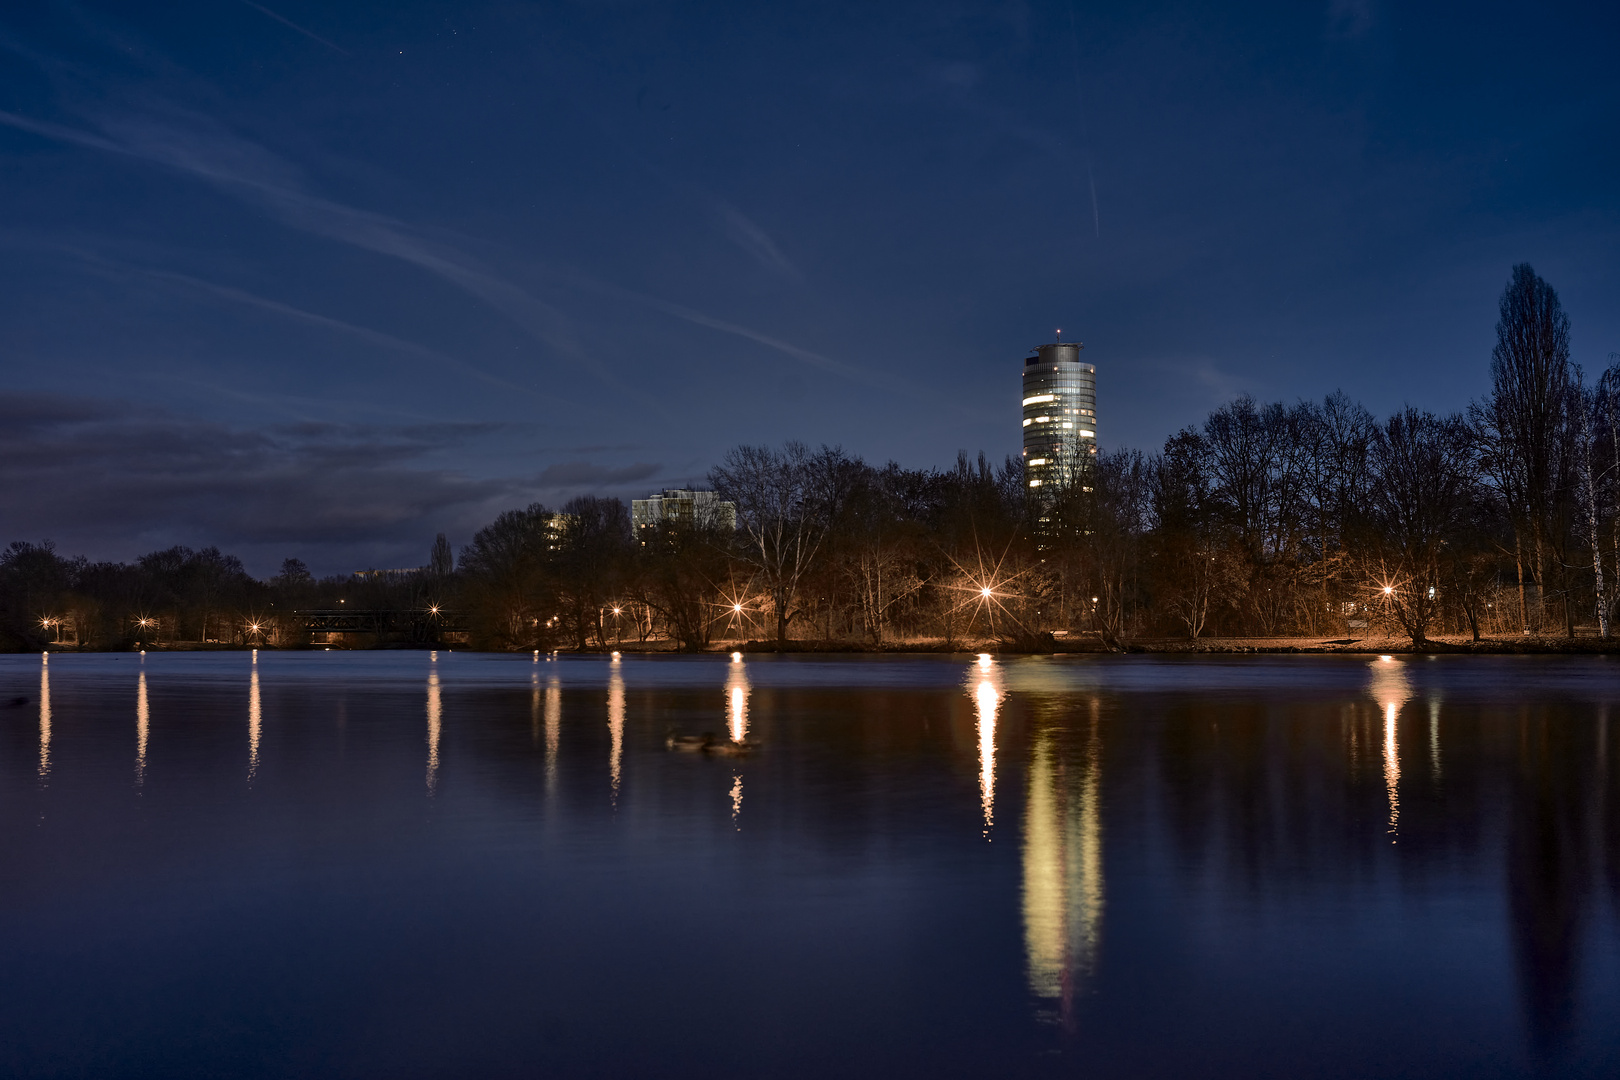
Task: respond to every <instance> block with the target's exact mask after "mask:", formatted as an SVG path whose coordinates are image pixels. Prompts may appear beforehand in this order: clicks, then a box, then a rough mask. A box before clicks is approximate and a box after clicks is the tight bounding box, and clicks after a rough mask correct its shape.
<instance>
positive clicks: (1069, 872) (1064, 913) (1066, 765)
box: [1023, 698, 1105, 1027]
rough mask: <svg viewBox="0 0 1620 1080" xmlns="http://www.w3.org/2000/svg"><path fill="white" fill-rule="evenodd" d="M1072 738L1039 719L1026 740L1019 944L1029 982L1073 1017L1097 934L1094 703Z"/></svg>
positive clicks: (1098, 753) (1068, 1019)
mask: <svg viewBox="0 0 1620 1080" xmlns="http://www.w3.org/2000/svg"><path fill="white" fill-rule="evenodd" d="M1087 708H1088V712H1089V716H1088V717H1087V718H1086V720H1085V722H1084V725H1083V728H1082V730H1081V732H1080V735H1081V738H1080V740H1079V742H1078V744H1073V743H1069V741H1068V740H1066V739H1064V738H1063V737H1062V736H1063V733H1064V729H1063V728H1060V727H1058V726H1057V724H1056V723H1054V722H1053V720H1054V719H1055V718H1052V717H1048V718H1045V720H1044V722H1042V723H1041V724H1040V726H1039V727H1038V728H1037V729H1036V731H1035V733H1034V736H1033V738H1032V740H1031V746H1030V761H1029V785H1028V794H1027V798H1026V803H1025V808H1024V847H1023V872H1024V881H1023V904H1024V950H1025V958H1026V961H1027V964H1028V975H1029V988H1030V991H1031V993H1033V994H1034V995H1035V996H1036V997H1038V998H1042V999H1044V1000H1046V1001H1048V1002H1051V1003H1052V1004H1054V1005H1055V1006H1056V1012H1055V1019H1057V1020H1058V1021H1059V1022H1060V1023H1062V1024H1063V1025H1064V1026H1065V1027H1072V1026H1073V1022H1074V1002H1075V997H1076V994H1077V993H1078V991H1079V990H1080V989H1081V987H1082V986H1083V984H1084V983H1085V981H1086V979H1087V978H1088V977H1089V976H1090V975H1091V974H1092V972H1093V971H1094V969H1095V967H1096V963H1097V950H1098V946H1099V945H1100V943H1101V940H1102V924H1103V905H1104V900H1105V897H1104V882H1103V852H1102V806H1101V797H1102V792H1101V787H1102V736H1101V731H1100V722H1099V712H1100V702H1099V701H1098V700H1097V699H1096V698H1092V699H1091V701H1090V702H1089V703H1088V707H1087Z"/></svg>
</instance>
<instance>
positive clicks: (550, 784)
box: [546, 671, 562, 793]
mask: <svg viewBox="0 0 1620 1080" xmlns="http://www.w3.org/2000/svg"><path fill="white" fill-rule="evenodd" d="M561 740H562V680H561V679H560V678H558V677H557V673H556V671H553V672H552V673H551V679H550V681H549V682H547V683H546V791H547V793H550V792H553V791H555V790H556V789H557V745H558V743H559V742H560V741H561Z"/></svg>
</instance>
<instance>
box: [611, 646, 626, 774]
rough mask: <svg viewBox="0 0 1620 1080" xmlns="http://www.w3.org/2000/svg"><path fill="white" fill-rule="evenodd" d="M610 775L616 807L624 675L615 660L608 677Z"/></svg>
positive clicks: (620, 758)
mask: <svg viewBox="0 0 1620 1080" xmlns="http://www.w3.org/2000/svg"><path fill="white" fill-rule="evenodd" d="M608 736H609V739H610V745H609V748H608V775H609V777H610V778H611V780H612V783H613V802H614V805H617V804H618V801H619V780H620V779H621V777H620V772H619V770H620V764H621V762H622V761H623V759H624V673H623V672H621V671H620V670H619V662H618V661H617V660H615V661H614V662H613V667H612V669H611V674H609V675H608Z"/></svg>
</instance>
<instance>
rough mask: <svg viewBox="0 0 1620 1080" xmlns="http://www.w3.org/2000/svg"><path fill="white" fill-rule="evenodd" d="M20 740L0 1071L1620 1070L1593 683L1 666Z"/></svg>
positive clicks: (1460, 663) (1302, 667)
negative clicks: (19, 700)
mask: <svg viewBox="0 0 1620 1080" xmlns="http://www.w3.org/2000/svg"><path fill="white" fill-rule="evenodd" d="M18 696H25V697H27V699H28V700H27V702H26V704H21V705H13V706H11V707H9V708H4V709H0V971H3V972H4V978H3V980H0V1073H3V1074H6V1075H22V1076H34V1075H66V1076H71V1075H96V1076H109V1075H126V1076H140V1075H147V1076H191V1075H196V1076H323V1075H331V1076H412V1075H422V1076H441V1075H451V1076H460V1075H465V1076H499V1075H514V1076H517V1075H523V1076H531V1075H580V1076H637V1075H651V1074H662V1075H690V1076H698V1075H716V1074H721V1075H746V1076H783V1077H797V1076H817V1077H820V1076H826V1075H841V1076H842V1075H883V1076H894V1075H930V1076H941V1075H974V1076H980V1075H992V1074H996V1075H1040V1076H1044V1075H1054V1076H1055V1075H1076V1076H1081V1075H1083V1076H1087V1077H1111V1076H1175V1077H1188V1076H1215V1075H1226V1076H1277V1077H1294V1076H1301V1075H1311V1076H1322V1077H1339V1076H1342V1077H1367V1076H1471V1077H1472V1076H1526V1075H1530V1076H1534V1075H1565V1076H1594V1077H1596V1076H1609V1077H1612V1076H1616V1075H1620V936H1617V933H1616V931H1617V926H1620V780H1617V774H1620V756H1617V754H1620V752H1617V747H1616V743H1617V741H1620V731H1616V730H1615V727H1614V723H1613V721H1612V719H1611V716H1612V714H1613V713H1614V712H1616V711H1620V663H1615V662H1612V661H1607V660H1593V659H1569V660H1566V659H1554V658H1495V659H1484V658H1447V659H1422V658H1417V659H1407V658H1400V657H1397V658H1394V659H1391V660H1387V661H1383V660H1378V659H1376V658H1339V657H1335V658H1310V657H1261V658H1242V659H1223V660H1174V659H1153V658H1144V657H1131V658H1097V657H1085V658H1067V659H1057V658H1018V659H1006V660H999V659H998V660H989V659H988V658H987V659H986V660H985V661H983V662H981V661H979V660H977V659H975V658H974V657H971V656H964V657H927V658H912V659H904V658H857V659H831V658H808V657H807V658H791V659H790V658H750V659H748V660H747V661H746V662H744V663H730V662H727V660H726V659H725V658H724V657H689V658H674V657H662V658H638V657H626V658H625V659H624V660H622V661H620V662H612V661H610V660H608V659H606V658H595V657H582V658H563V659H558V660H549V659H546V658H545V657H541V658H539V660H538V661H537V660H535V659H534V658H532V657H529V656H519V657H512V656H487V655H474V654H462V653H455V654H451V653H439V654H437V655H436V656H430V655H429V654H427V653H391V654H382V653H372V654H340V653H302V654H287V653H281V654H277V653H262V654H260V655H259V656H258V658H257V660H256V662H255V661H254V660H253V658H252V657H250V656H249V655H248V654H245V653H238V654H228V655H198V654H189V655H188V654H171V655H155V654H154V655H151V656H147V657H145V658H144V660H143V659H142V658H140V657H138V656H132V655H116V656H66V655H58V656H55V657H53V658H51V660H50V661H49V663H48V665H47V664H43V663H42V662H41V659H40V658H39V657H38V656H31V657H20V656H9V657H0V703H3V702H6V701H10V700H12V699H14V698H16V697H18ZM671 730H675V731H680V732H693V733H695V732H701V731H713V732H714V733H715V734H716V736H717V738H719V739H722V740H724V739H727V738H731V737H739V736H746V737H747V738H748V739H750V740H758V741H759V742H760V744H761V749H760V750H759V751H758V752H757V753H755V754H754V755H753V756H751V757H746V758H718V757H705V756H701V755H690V754H681V753H671V752H668V751H666V750H665V748H664V739H665V736H666V733H668V732H669V731H671Z"/></svg>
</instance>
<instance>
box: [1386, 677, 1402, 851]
mask: <svg viewBox="0 0 1620 1080" xmlns="http://www.w3.org/2000/svg"><path fill="white" fill-rule="evenodd" d="M1399 712H1400V706H1399V705H1395V704H1393V703H1391V704H1389V705H1386V706H1384V788H1385V790H1386V791H1388V793H1389V835H1390V836H1394V837H1398V834H1399V833H1400V825H1401V751H1400V743H1399V737H1400V736H1399V731H1398V729H1397V728H1396V726H1395V718H1396V716H1397V715H1398V714H1399ZM1390 843H1392V844H1393V843H1395V841H1394V840H1391V841H1390Z"/></svg>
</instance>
